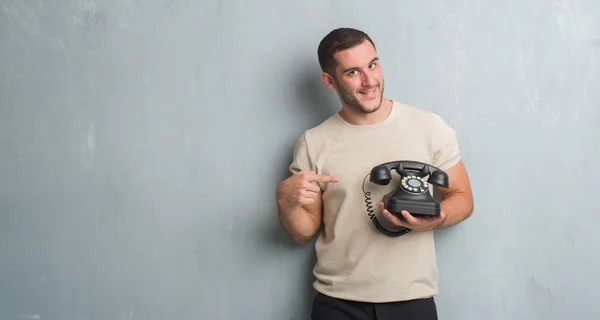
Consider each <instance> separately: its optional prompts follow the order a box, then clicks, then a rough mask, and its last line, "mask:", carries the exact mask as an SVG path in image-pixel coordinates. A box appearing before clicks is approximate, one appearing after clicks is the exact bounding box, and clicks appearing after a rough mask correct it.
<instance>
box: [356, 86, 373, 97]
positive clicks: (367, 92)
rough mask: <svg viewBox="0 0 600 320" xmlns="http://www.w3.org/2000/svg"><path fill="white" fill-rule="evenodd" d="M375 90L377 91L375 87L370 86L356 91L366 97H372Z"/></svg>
mask: <svg viewBox="0 0 600 320" xmlns="http://www.w3.org/2000/svg"><path fill="white" fill-rule="evenodd" d="M375 92H377V88H371V89H369V90H361V91H359V92H358V93H360V94H361V95H364V96H367V97H373V96H375Z"/></svg>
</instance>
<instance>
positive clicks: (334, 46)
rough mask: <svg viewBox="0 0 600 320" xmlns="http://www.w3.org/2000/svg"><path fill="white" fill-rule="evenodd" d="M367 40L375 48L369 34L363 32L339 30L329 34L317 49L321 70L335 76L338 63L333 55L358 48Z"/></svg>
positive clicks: (346, 29)
mask: <svg viewBox="0 0 600 320" xmlns="http://www.w3.org/2000/svg"><path fill="white" fill-rule="evenodd" d="M365 40H368V41H369V42H371V44H372V45H373V47H374V48H375V43H374V42H373V40H372V39H371V38H370V37H369V35H368V34H366V33H365V32H363V31H361V30H357V29H353V28H337V29H334V30H332V31H331V32H329V33H328V34H327V35H326V36H325V37H323V39H322V40H321V42H320V43H319V47H318V48H317V56H318V58H319V65H320V66H321V70H322V71H323V72H327V73H330V74H331V75H332V76H335V72H333V71H334V70H335V68H336V66H337V62H336V61H335V59H334V58H333V55H334V54H335V53H336V52H338V51H341V50H345V49H349V48H352V47H354V46H357V45H359V44H361V43H362V42H363V41H365Z"/></svg>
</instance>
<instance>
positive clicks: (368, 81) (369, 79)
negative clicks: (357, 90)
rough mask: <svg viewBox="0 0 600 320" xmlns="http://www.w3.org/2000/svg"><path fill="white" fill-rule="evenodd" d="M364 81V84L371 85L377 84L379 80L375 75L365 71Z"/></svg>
mask: <svg viewBox="0 0 600 320" xmlns="http://www.w3.org/2000/svg"><path fill="white" fill-rule="evenodd" d="M362 82H363V86H365V87H369V86H373V85H375V84H376V83H377V80H375V76H374V75H372V74H371V73H370V72H364V73H363V78H362Z"/></svg>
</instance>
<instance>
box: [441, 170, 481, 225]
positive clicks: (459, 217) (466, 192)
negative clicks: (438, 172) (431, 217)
mask: <svg viewBox="0 0 600 320" xmlns="http://www.w3.org/2000/svg"><path fill="white" fill-rule="evenodd" d="M445 172H446V173H447V174H448V180H449V182H450V186H449V188H440V193H441V196H442V202H441V204H440V206H441V210H442V211H443V212H444V215H445V219H444V221H443V222H442V223H441V224H440V225H438V226H437V227H436V229H444V228H448V227H451V226H454V225H456V224H458V223H459V222H461V221H463V220H465V219H467V218H469V217H470V216H471V214H472V213H473V210H474V204H473V192H472V191H471V183H470V181H469V175H468V173H467V169H466V168H465V165H464V163H463V162H462V160H459V161H458V162H457V163H456V164H455V165H454V166H452V167H450V168H449V169H447V170H445Z"/></svg>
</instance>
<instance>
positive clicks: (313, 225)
mask: <svg viewBox="0 0 600 320" xmlns="http://www.w3.org/2000/svg"><path fill="white" fill-rule="evenodd" d="M285 183H286V181H285V180H284V181H282V182H281V183H280V184H279V187H278V188H277V209H278V213H279V221H280V222H281V225H282V226H283V228H284V229H285V230H286V231H287V233H288V234H289V235H290V237H291V238H292V239H293V240H294V241H295V242H297V243H298V244H302V245H303V244H306V243H308V242H310V240H311V239H312V238H313V237H314V236H315V234H316V232H317V230H318V229H319V227H320V225H321V217H322V215H323V201H322V197H321V190H319V191H317V192H316V193H315V195H314V198H313V201H312V203H307V204H304V205H300V204H296V205H294V204H291V203H289V202H288V201H287V200H286V195H285V194H286V190H285V189H286V186H285Z"/></svg>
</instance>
